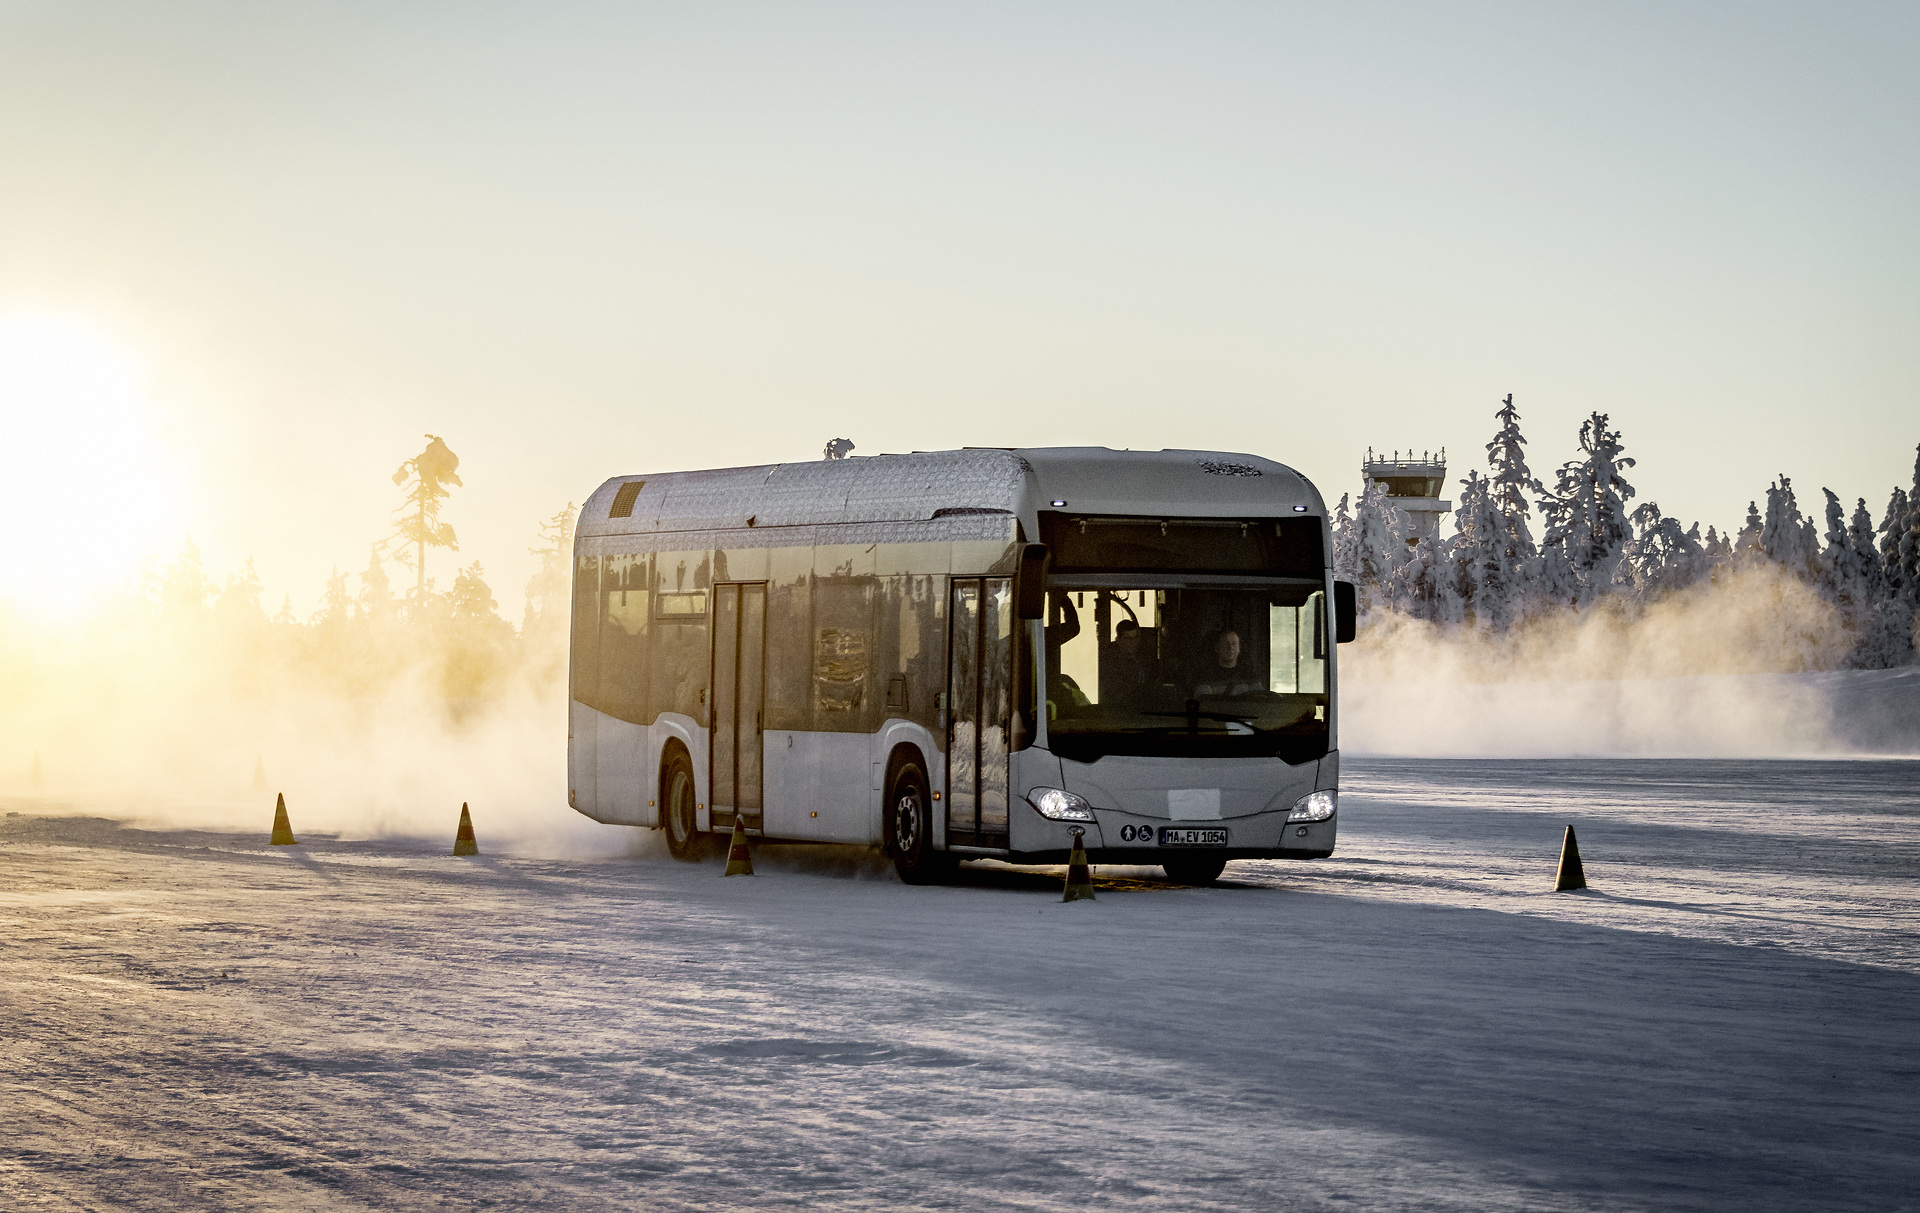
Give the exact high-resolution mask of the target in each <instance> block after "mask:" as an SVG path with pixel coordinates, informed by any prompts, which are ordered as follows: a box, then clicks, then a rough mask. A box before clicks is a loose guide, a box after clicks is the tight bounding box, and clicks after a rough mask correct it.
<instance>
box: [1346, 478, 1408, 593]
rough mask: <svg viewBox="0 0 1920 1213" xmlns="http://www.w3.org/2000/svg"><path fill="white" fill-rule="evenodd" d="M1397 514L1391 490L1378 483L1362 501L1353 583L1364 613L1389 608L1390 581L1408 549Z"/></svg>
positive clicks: (1357, 513) (1355, 518)
mask: <svg viewBox="0 0 1920 1213" xmlns="http://www.w3.org/2000/svg"><path fill="white" fill-rule="evenodd" d="M1395 516H1396V511H1395V510H1394V508H1393V507H1392V506H1390V505H1388V504H1387V488H1386V486H1385V485H1383V484H1379V483H1377V482H1376V483H1374V484H1372V485H1369V486H1368V487H1367V491H1366V492H1365V493H1364V494H1363V495H1362V496H1361V498H1360V508H1359V509H1358V510H1356V511H1355V512H1354V516H1353V583H1354V586H1355V588H1356V589H1357V591H1358V597H1359V599H1360V603H1359V606H1360V611H1361V613H1362V614H1365V613H1367V612H1370V611H1372V610H1373V609H1375V608H1376V607H1384V606H1388V605H1389V599H1390V597H1391V594H1390V592H1389V588H1388V580H1389V579H1390V578H1391V577H1392V576H1393V569H1394V563H1395V560H1396V559H1397V558H1398V557H1399V555H1400V553H1399V552H1396V551H1395V550H1394V549H1395V548H1397V547H1398V548H1404V545H1403V544H1402V543H1401V542H1400V539H1399V536H1398V535H1397V534H1396V530H1397V528H1396V526H1395V522H1394V519H1395Z"/></svg>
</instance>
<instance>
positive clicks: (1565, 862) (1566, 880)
mask: <svg viewBox="0 0 1920 1213" xmlns="http://www.w3.org/2000/svg"><path fill="white" fill-rule="evenodd" d="M1586 887H1587V872H1586V869H1585V868H1583V867H1581V866H1580V844H1579V843H1578V842H1576V841H1574V837H1573V827H1572V826H1568V827H1567V836H1566V838H1565V840H1563V841H1562V842H1561V843H1560V870H1559V871H1558V872H1556V873H1555V874H1554V877H1553V891H1554V892H1556V893H1565V892H1566V891H1567V890H1569V889H1584V888H1586Z"/></svg>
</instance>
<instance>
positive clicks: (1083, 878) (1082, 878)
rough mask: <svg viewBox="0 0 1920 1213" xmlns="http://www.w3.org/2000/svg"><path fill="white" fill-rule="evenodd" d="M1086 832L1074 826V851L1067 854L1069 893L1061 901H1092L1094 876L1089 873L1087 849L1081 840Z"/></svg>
mask: <svg viewBox="0 0 1920 1213" xmlns="http://www.w3.org/2000/svg"><path fill="white" fill-rule="evenodd" d="M1085 834H1086V831H1085V830H1082V829H1081V828H1080V827H1079V826H1075V827H1073V852H1072V854H1070V855H1068V856H1067V893H1066V896H1064V897H1062V898H1061V899H1060V900H1061V901H1081V900H1085V901H1092V900H1093V877H1092V876H1091V875H1089V874H1088V873H1087V849H1086V847H1085V846H1083V845H1082V844H1081V842H1080V839H1081V838H1082V837H1083V836H1084V835H1085Z"/></svg>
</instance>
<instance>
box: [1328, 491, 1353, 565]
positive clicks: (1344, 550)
mask: <svg viewBox="0 0 1920 1213" xmlns="http://www.w3.org/2000/svg"><path fill="white" fill-rule="evenodd" d="M1351 496H1352V494H1350V493H1342V494H1340V504H1339V505H1336V506H1334V507H1333V575H1334V576H1335V577H1338V578H1339V579H1340V580H1342V581H1353V580H1355V579H1356V578H1357V577H1358V574H1357V573H1355V572H1354V562H1353V555H1354V546H1353V541H1354V535H1353V510H1352V508H1351V507H1350V506H1349V505H1348V504H1347V503H1348V500H1349V498H1350V497H1351Z"/></svg>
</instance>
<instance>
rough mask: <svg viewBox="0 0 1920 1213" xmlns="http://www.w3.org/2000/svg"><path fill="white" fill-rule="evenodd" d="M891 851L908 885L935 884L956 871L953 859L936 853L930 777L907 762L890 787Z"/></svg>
mask: <svg viewBox="0 0 1920 1213" xmlns="http://www.w3.org/2000/svg"><path fill="white" fill-rule="evenodd" d="M886 829H887V835H886V837H887V850H889V851H891V852H892V853H893V866H894V870H895V871H897V872H899V873H900V879H901V880H903V881H905V882H906V883H907V884H932V883H934V882H935V881H937V880H940V879H942V878H943V877H945V876H947V875H948V874H950V873H951V872H952V871H953V867H954V864H953V857H952V856H951V855H948V854H947V853H946V852H944V851H936V850H934V849H933V797H932V796H931V795H929V794H928V792H927V776H926V773H925V772H923V771H921V769H920V768H919V766H918V765H917V764H915V763H911V762H905V763H901V764H900V768H899V769H898V770H896V771H895V772H894V773H893V780H892V782H891V783H889V784H888V785H887V821H886Z"/></svg>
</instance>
